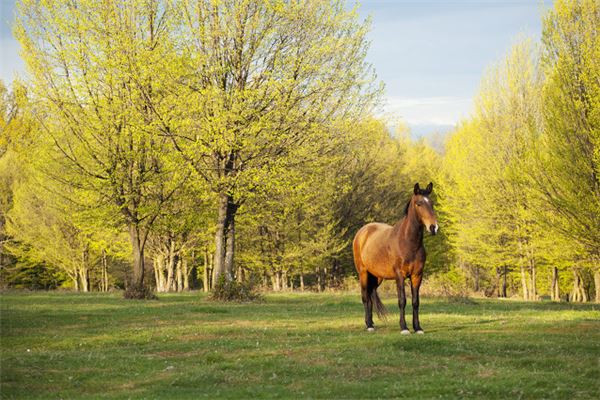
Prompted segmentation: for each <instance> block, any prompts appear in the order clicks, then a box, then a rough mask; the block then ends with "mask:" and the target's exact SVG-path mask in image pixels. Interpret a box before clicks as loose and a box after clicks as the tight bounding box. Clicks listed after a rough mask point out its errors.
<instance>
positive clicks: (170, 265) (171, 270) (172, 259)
mask: <svg viewBox="0 0 600 400" xmlns="http://www.w3.org/2000/svg"><path fill="white" fill-rule="evenodd" d="M176 264H177V255H176V253H175V241H174V240H172V239H169V261H168V262H167V284H166V288H165V292H170V291H172V290H174V288H175V284H176V282H174V280H175V266H176Z"/></svg>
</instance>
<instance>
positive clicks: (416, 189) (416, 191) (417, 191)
mask: <svg viewBox="0 0 600 400" xmlns="http://www.w3.org/2000/svg"><path fill="white" fill-rule="evenodd" d="M420 192H421V189H420V188H419V182H417V183H415V194H419V193H420Z"/></svg>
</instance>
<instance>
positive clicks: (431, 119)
mask: <svg viewBox="0 0 600 400" xmlns="http://www.w3.org/2000/svg"><path fill="white" fill-rule="evenodd" d="M349 3H351V1H349ZM550 6H551V0H421V1H419V0H363V1H362V3H361V5H360V9H359V13H360V16H361V18H366V17H367V16H371V18H372V27H371V32H370V34H369V40H370V41H371V47H370V49H369V52H368V55H367V61H368V62H370V63H371V64H372V65H373V66H374V68H375V70H376V72H377V76H378V78H379V79H380V80H382V81H383V82H384V83H385V87H386V92H385V97H384V107H383V114H384V115H385V116H387V117H390V118H391V119H392V120H394V119H402V120H404V121H405V122H406V123H407V124H408V126H409V127H410V128H411V130H412V132H413V134H414V135H416V136H421V135H426V134H429V133H431V132H441V133H444V132H448V131H449V130H451V129H452V127H453V126H455V125H456V123H458V122H459V121H460V120H461V119H462V118H465V117H466V116H468V114H469V113H470V111H471V108H472V104H473V97H474V96H475V95H476V93H477V89H478V86H479V81H480V79H481V77H482V75H483V73H484V71H485V69H486V67H488V66H490V65H491V64H493V63H494V62H496V61H498V60H500V59H501V58H502V57H503V55H504V54H506V53H507V51H508V50H509V49H510V47H511V45H512V44H514V43H515V42H516V41H517V40H518V39H519V38H520V37H523V36H530V37H534V38H539V37H540V34H541V15H542V14H543V11H544V10H547V9H548V8H549V7H550ZM13 14H14V1H12V0H0V49H1V52H2V53H1V58H0V79H2V80H3V81H4V82H11V81H12V79H13V77H14V75H15V73H16V74H18V75H19V76H21V77H25V76H26V73H25V67H24V64H23V62H22V60H21V59H20V57H19V55H18V52H19V45H18V43H17V42H16V41H15V39H14V38H13V36H12V33H11V29H10V24H11V21H12V18H13Z"/></svg>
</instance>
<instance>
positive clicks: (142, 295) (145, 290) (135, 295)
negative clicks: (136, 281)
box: [123, 285, 158, 300]
mask: <svg viewBox="0 0 600 400" xmlns="http://www.w3.org/2000/svg"><path fill="white" fill-rule="evenodd" d="M123 296H124V297H125V298H126V299H133V300H158V297H156V295H155V294H154V291H153V290H152V289H150V288H149V287H147V286H141V287H140V286H135V285H129V286H128V287H127V289H125V293H124V294H123Z"/></svg>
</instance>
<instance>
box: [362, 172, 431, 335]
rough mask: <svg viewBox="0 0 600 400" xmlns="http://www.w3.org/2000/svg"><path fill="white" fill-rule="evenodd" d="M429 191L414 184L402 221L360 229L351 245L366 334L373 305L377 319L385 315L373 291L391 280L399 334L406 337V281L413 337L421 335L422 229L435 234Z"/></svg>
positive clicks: (371, 326) (429, 189) (369, 329)
mask: <svg viewBox="0 0 600 400" xmlns="http://www.w3.org/2000/svg"><path fill="white" fill-rule="evenodd" d="M432 189H433V183H429V185H428V186H427V188H426V189H425V190H423V189H420V188H419V184H418V183H417V184H416V185H415V187H414V194H413V196H412V197H411V199H410V200H409V202H408V203H407V204H406V208H405V209H404V217H403V218H402V219H401V220H400V221H398V222H397V223H396V225H394V226H390V225H387V224H381V223H377V222H374V223H370V224H367V225H365V226H363V227H362V228H360V229H359V231H358V232H357V233H356V236H355V237H354V242H353V243H352V245H353V251H354V264H355V266H356V270H357V271H358V277H359V279H360V289H361V294H362V302H363V305H364V306H365V323H366V324H367V330H368V331H373V330H375V328H374V326H373V303H374V304H375V307H376V310H377V315H379V317H380V318H382V317H384V315H385V307H384V306H383V303H382V302H381V300H380V299H379V295H378V294H377V287H378V286H379V285H380V284H381V282H382V281H383V280H384V279H394V280H395V281H396V286H397V289H398V306H399V307H400V329H401V330H402V331H401V333H402V334H409V333H410V331H409V330H408V328H407V327H406V320H405V317H404V308H405V306H406V293H405V291H404V280H405V279H406V278H410V283H411V285H410V287H411V292H412V308H413V328H414V330H415V332H416V333H423V329H421V325H420V324H419V287H420V286H421V278H422V277H423V266H424V264H425V248H424V247H423V228H426V229H427V230H428V231H429V232H430V233H431V234H432V235H435V234H436V233H437V231H438V224H437V219H436V217H435V213H434V212H433V203H432V201H431V199H430V198H429V195H430V194H431V190H432Z"/></svg>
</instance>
